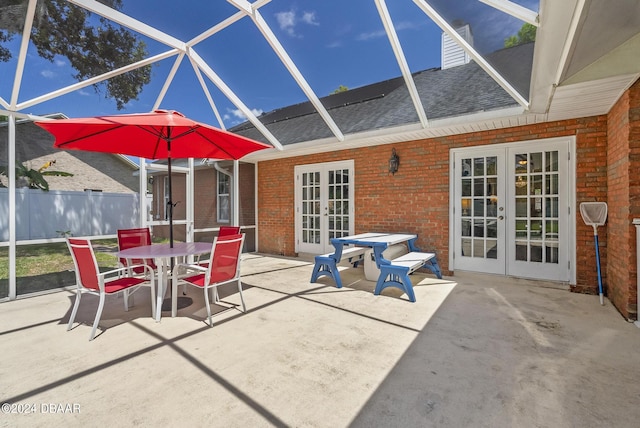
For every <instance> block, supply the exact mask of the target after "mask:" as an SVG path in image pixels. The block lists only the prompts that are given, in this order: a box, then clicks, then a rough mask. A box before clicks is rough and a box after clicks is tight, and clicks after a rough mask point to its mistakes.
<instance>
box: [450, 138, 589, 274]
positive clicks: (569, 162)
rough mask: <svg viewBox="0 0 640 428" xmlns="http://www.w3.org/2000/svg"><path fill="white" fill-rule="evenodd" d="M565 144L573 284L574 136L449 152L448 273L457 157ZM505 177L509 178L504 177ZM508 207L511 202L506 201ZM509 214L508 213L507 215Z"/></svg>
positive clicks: (452, 245) (452, 262) (452, 244)
mask: <svg viewBox="0 0 640 428" xmlns="http://www.w3.org/2000/svg"><path fill="white" fill-rule="evenodd" d="M561 143H564V144H566V145H567V157H568V159H566V163H563V165H564V167H566V168H568V170H567V175H566V180H567V183H566V184H567V196H568V198H567V199H568V201H567V203H568V210H569V213H568V216H569V217H568V225H567V232H568V238H567V245H568V246H569V248H568V252H569V254H568V255H567V257H568V259H569V261H568V263H569V266H568V268H569V284H575V283H576V211H577V208H576V165H575V159H576V138H575V136H566V137H556V138H548V139H537V140H529V141H521V142H516V143H502V144H492V145H486V146H474V147H465V148H456V149H451V150H450V152H449V249H450V250H449V266H450V268H449V269H450V270H451V271H455V257H454V256H455V255H454V249H455V237H456V217H455V212H454V207H455V203H456V197H457V196H456V192H455V186H456V174H455V170H454V163H455V158H456V155H459V154H463V153H472V152H473V151H477V150H482V149H487V150H493V149H503V150H504V151H505V153H506V152H507V151H508V149H518V148H522V149H523V150H529V151H531V150H532V149H534V150H535V147H536V145H542V144H544V145H547V144H561ZM564 153H565V152H564V151H563V152H562V156H564ZM564 160H565V159H559V162H560V161H564ZM507 175H508V174H507ZM509 203H511V201H509ZM509 211H510V210H507V212H509Z"/></svg>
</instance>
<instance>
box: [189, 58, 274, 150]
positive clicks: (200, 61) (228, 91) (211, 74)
mask: <svg viewBox="0 0 640 428" xmlns="http://www.w3.org/2000/svg"><path fill="white" fill-rule="evenodd" d="M188 55H189V58H191V60H192V61H194V62H195V63H196V64H197V66H198V67H199V68H200V70H202V72H204V74H205V75H206V76H207V77H208V78H209V80H211V81H212V82H213V84H214V85H216V86H217V87H218V89H220V90H221V91H222V93H223V94H225V96H226V97H227V98H229V100H230V101H231V102H232V103H233V104H234V105H235V106H236V107H238V108H239V109H240V111H241V112H242V113H243V114H244V115H245V116H246V118H247V119H248V120H249V121H250V122H251V123H252V124H253V126H255V127H256V128H257V129H258V131H260V132H261V133H262V135H264V136H265V138H266V139H267V140H269V142H270V143H271V144H272V145H273V146H274V147H275V148H276V149H278V150H282V149H283V147H282V144H280V141H278V139H277V138H276V137H275V136H274V135H273V134H272V133H271V131H269V130H268V129H267V127H266V126H264V125H263V124H262V122H260V121H259V120H258V118H257V117H256V116H255V115H254V114H253V113H252V112H251V110H250V109H249V108H248V107H247V106H246V105H245V104H244V103H243V102H242V100H240V98H238V96H237V95H236V94H235V93H234V92H233V91H232V90H231V89H230V88H229V87H228V86H227V84H226V83H224V81H223V80H222V79H221V78H220V76H218V75H217V74H216V72H215V71H213V69H212V68H211V67H209V64H207V63H206V62H205V61H204V60H203V59H202V57H200V55H198V54H197V53H196V52H195V51H194V50H193V49H192V48H189V52H188Z"/></svg>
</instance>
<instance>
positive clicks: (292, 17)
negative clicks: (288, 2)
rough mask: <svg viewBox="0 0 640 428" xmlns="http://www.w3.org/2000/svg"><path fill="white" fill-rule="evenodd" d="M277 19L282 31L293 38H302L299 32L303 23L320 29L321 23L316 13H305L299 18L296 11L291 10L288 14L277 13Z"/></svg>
mask: <svg viewBox="0 0 640 428" xmlns="http://www.w3.org/2000/svg"><path fill="white" fill-rule="evenodd" d="M276 19H277V20H278V25H279V26H280V29H281V30H282V31H284V32H285V33H287V34H288V35H289V36H291V37H302V35H300V34H299V33H298V31H297V29H298V24H300V23H303V24H307V25H313V26H315V27H319V26H320V23H319V22H318V20H317V19H316V12H315V11H313V12H303V13H302V16H301V17H299V16H298V14H297V12H296V11H295V9H291V10H289V11H287V12H278V13H276Z"/></svg>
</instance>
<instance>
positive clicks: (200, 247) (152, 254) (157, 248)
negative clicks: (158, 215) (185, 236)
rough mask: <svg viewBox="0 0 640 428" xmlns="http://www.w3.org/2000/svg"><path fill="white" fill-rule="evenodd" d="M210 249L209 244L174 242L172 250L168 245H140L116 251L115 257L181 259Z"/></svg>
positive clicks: (210, 244)
mask: <svg viewBox="0 0 640 428" xmlns="http://www.w3.org/2000/svg"><path fill="white" fill-rule="evenodd" d="M212 248H213V244H212V243H211V242H174V244H173V248H171V247H170V246H169V244H151V245H141V246H139V247H133V248H127V249H126V250H121V251H118V252H117V253H116V256H117V257H120V258H123V259H151V258H156V257H157V258H166V257H182V256H190V255H194V254H203V253H208V252H209V251H211V249H212Z"/></svg>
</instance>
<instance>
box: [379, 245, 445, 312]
mask: <svg viewBox="0 0 640 428" xmlns="http://www.w3.org/2000/svg"><path fill="white" fill-rule="evenodd" d="M374 251H375V248H374ZM376 264H377V265H378V268H379V269H380V276H379V277H378V281H377V283H376V289H375V291H374V292H373V294H375V295H376V296H377V295H379V294H380V292H382V290H384V289H385V288H387V287H397V288H399V289H401V290H403V291H404V292H405V293H406V294H407V297H408V298H409V300H410V301H411V302H415V301H416V296H415V293H414V292H413V284H412V283H411V279H410V278H409V275H411V274H412V273H413V272H415V271H417V270H418V269H420V268H422V267H425V268H427V269H429V270H431V272H433V273H434V274H435V275H436V277H438V279H442V273H441V271H440V266H439V265H438V262H437V260H436V255H435V253H423V252H420V251H411V252H409V253H406V254H403V255H401V256H399V257H396V258H394V259H392V260H387V259H385V258H384V256H383V255H382V252H380V254H379V255H378V254H376Z"/></svg>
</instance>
